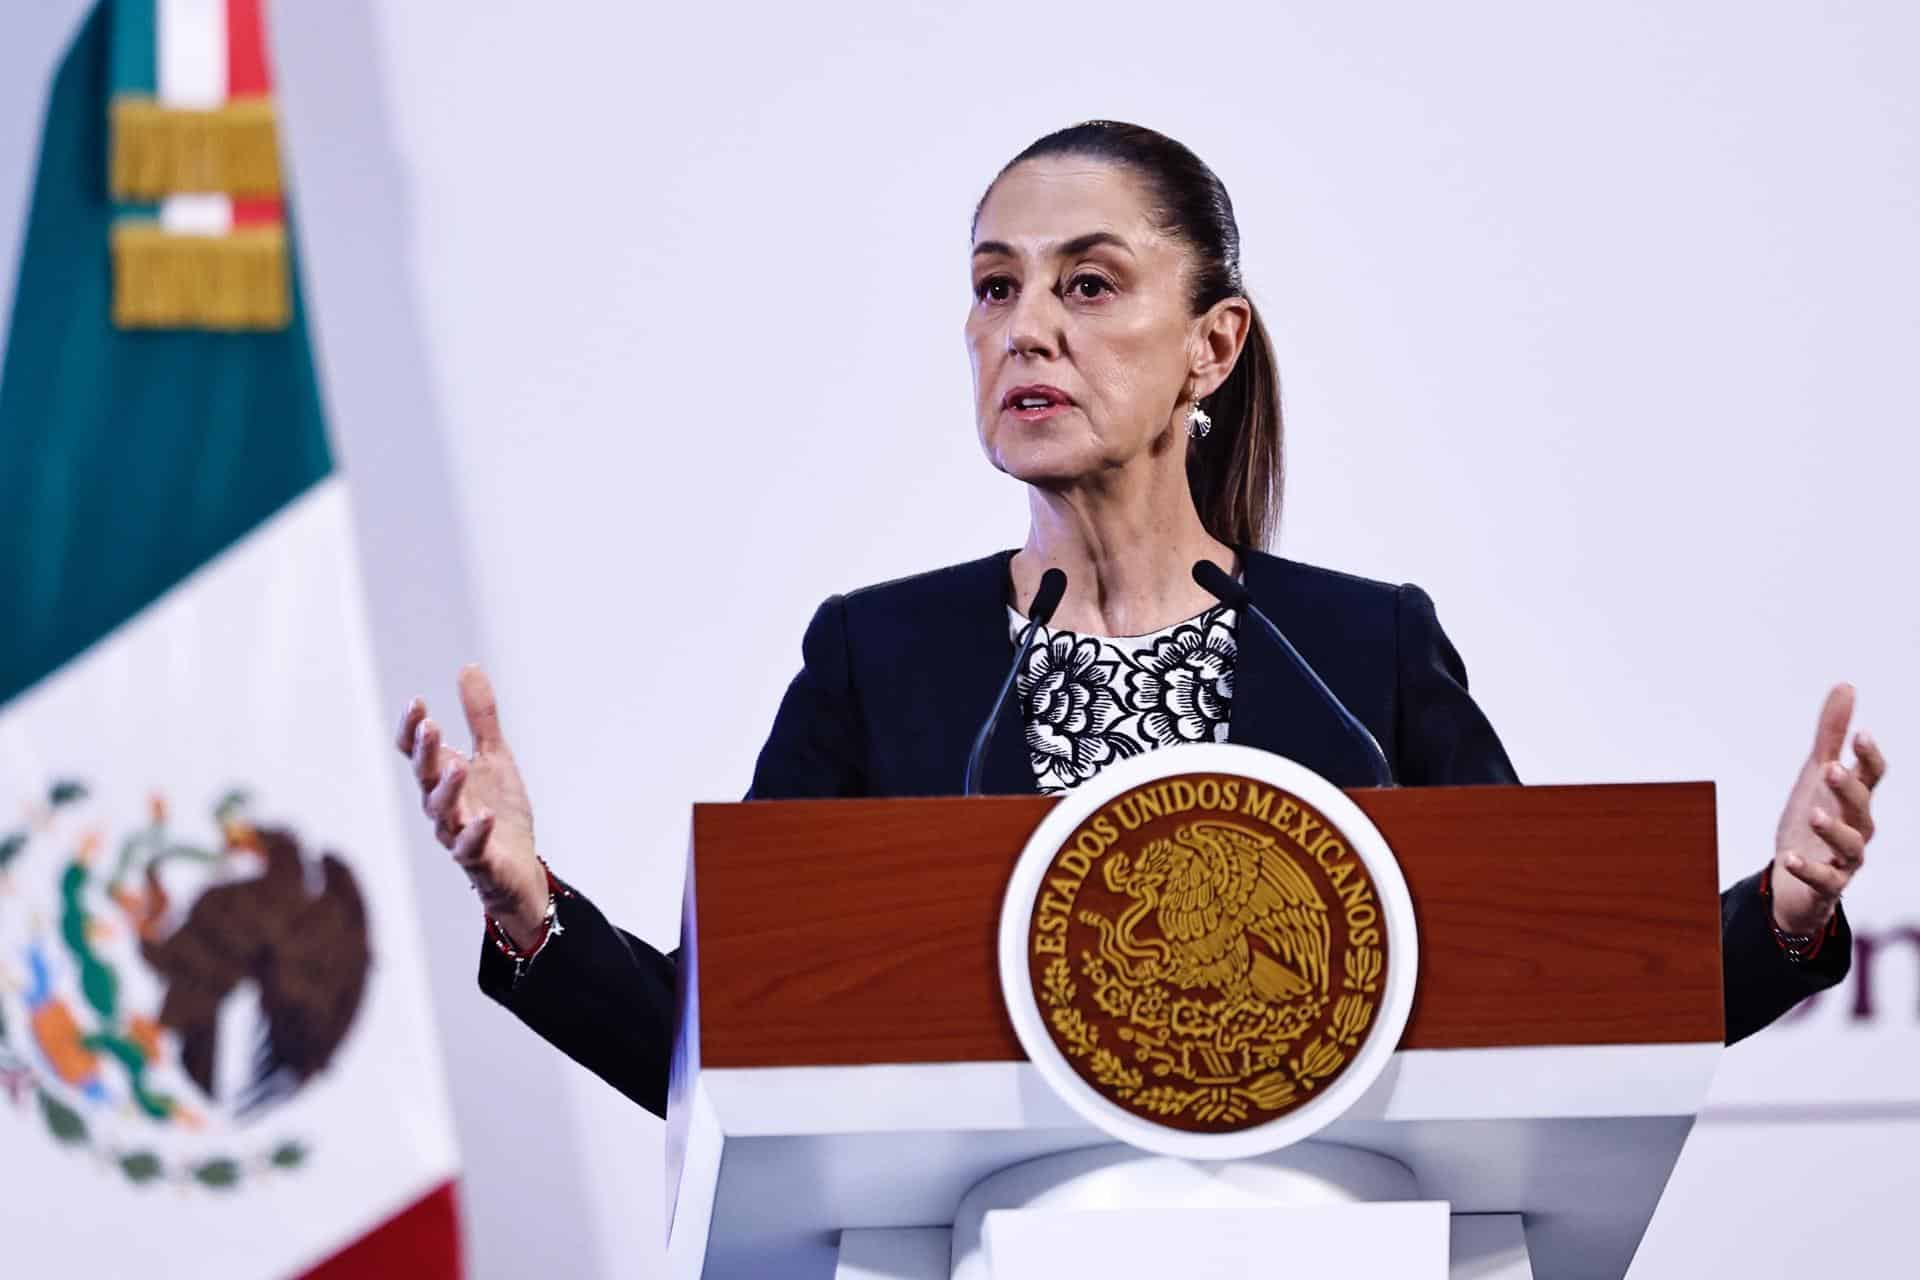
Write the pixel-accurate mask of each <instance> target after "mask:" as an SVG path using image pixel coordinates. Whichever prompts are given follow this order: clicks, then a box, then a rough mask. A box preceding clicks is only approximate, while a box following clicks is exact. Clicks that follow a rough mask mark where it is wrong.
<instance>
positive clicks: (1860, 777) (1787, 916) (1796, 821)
mask: <svg viewBox="0 0 1920 1280" xmlns="http://www.w3.org/2000/svg"><path fill="white" fill-rule="evenodd" d="M1852 719H1853V686H1852V685H1848V684H1842V685H1835V686H1834V688H1833V690H1832V691H1831V692H1829V693H1828V694H1827V701H1826V705H1825V706H1823V707H1821V708H1820V725H1819V728H1818V729H1817V730H1816V731H1815V733H1814V737H1813V753H1812V754H1811V755H1810V756H1809V757H1808V758H1807V762H1806V764H1804V765H1802V766H1801V768H1800V776H1799V777H1798V778H1796V779H1795V780H1794V784H1793V791H1792V793H1791V794H1789V795H1788V797H1787V807H1786V809H1785V810H1784V811H1783V812H1782V813H1781V815H1780V828H1779V830H1778V831H1777V832H1776V833H1775V834H1774V855H1773V869H1772V871H1771V873H1770V874H1771V875H1772V877H1773V883H1772V889H1773V918H1774V923H1776V924H1777V925H1779V926H1780V928H1782V929H1784V930H1785V931H1786V932H1788V933H1793V934H1817V933H1819V932H1820V931H1821V930H1822V929H1824V928H1826V927H1827V922H1828V921H1829V920H1831V919H1832V918H1833V912H1834V908H1835V907H1836V906H1838V905H1839V902H1840V895H1841V893H1842V892H1844V891H1845V889H1846V887H1847V885H1848V883H1849V882H1850V881H1851V880H1852V879H1853V877H1854V876H1855V875H1856V874H1857V873H1858V872H1859V870H1860V867H1861V864H1862V863H1864V862H1865V861H1866V856H1867V842H1868V841H1869V840H1871V839H1873V814H1872V811H1871V806H1872V800H1873V789H1874V787H1876V786H1878V785H1879V783H1880V779H1881V778H1883V777H1885V776H1886V772H1887V758H1886V757H1885V756H1884V755H1882V754H1881V753H1880V745H1879V744H1878V743H1877V742H1875V741H1874V740H1873V738H1872V736H1871V735H1869V734H1865V733H1859V734H1855V735H1854V738H1853V754H1854V762H1853V766H1852V767H1851V768H1849V767H1848V766H1846V765H1844V764H1842V763H1841V761H1840V750H1841V748H1842V747H1844V746H1845V745H1846V741H1847V724H1848V722H1849V721H1851V720H1852Z"/></svg>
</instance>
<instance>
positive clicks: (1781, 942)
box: [1760, 862, 1840, 964]
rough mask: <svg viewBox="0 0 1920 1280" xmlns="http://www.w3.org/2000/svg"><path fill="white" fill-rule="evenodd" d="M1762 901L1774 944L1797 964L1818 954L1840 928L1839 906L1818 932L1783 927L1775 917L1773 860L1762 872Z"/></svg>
mask: <svg viewBox="0 0 1920 1280" xmlns="http://www.w3.org/2000/svg"><path fill="white" fill-rule="evenodd" d="M1760 901H1762V902H1764V903H1766V904H1767V927H1768V928H1770V929H1772V930H1773V941H1774V945H1775V946H1777V947H1779V948H1780V951H1781V954H1783V955H1785V956H1786V957H1787V959H1789V960H1791V961H1793V963H1795V964H1805V963H1806V962H1807V961H1809V960H1811V959H1813V958H1814V957H1815V956H1818V955H1819V954H1820V947H1821V945H1822V944H1823V943H1825V942H1826V940H1827V939H1828V938H1831V937H1832V936H1833V935H1834V934H1835V933H1837V932H1839V930H1840V912H1839V909H1838V908H1837V907H1836V908H1835V910H1834V913H1833V914H1832V915H1830V916H1828V917H1827V926H1826V928H1824V929H1822V930H1820V932H1818V933H1814V934H1804V933H1788V932H1787V931H1786V930H1785V929H1782V928H1781V927H1780V922H1779V921H1778V920H1775V919H1774V918H1773V863H1771V862H1769V863H1767V869H1766V870H1765V871H1763V872H1761V873H1760Z"/></svg>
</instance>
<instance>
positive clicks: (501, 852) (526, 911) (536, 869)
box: [395, 666, 547, 949]
mask: <svg viewBox="0 0 1920 1280" xmlns="http://www.w3.org/2000/svg"><path fill="white" fill-rule="evenodd" d="M460 703H461V706H462V708H463V709H464V710H465V711H466V714H467V729H468V731H469V732H471V733H472V734H473V750H472V752H471V753H470V754H468V755H462V754H461V753H460V752H458V751H456V750H454V749H453V748H452V747H449V746H447V745H446V744H445V743H443V742H441V741H440V726H439V725H437V724H435V723H434V722H433V720H432V719H430V718H429V717H428V715H427V704H426V703H424V702H422V701H421V700H420V699H419V698H415V699H414V700H413V701H411V702H409V703H408V704H407V709H406V712H405V713H404V714H403V715H402V716H401V717H400V734H399V737H398V738H397V739H396V742H395V745H397V746H398V747H399V748H400V754H401V755H404V756H406V757H408V758H409V759H410V760H411V761H412V762H413V777H414V780H415V781H416V782H418V783H419V784H420V800H421V805H422V807H423V808H424V809H425V810H426V813H427V817H428V819H429V820H431V821H432V822H433V824H434V835H435V836H436V837H437V838H438V839H439V841H440V843H441V844H443V845H445V846H446V847H447V848H448V849H449V850H451V851H452V852H453V860H454V862H455V863H456V864H458V865H459V867H460V868H461V870H463V871H465V872H466V873H467V879H468V881H469V882H471V883H472V885H473V887H474V890H475V891H476V892H478V893H479V895H480V902H481V905H482V906H483V907H484V908H485V909H486V912H487V914H488V915H490V916H492V917H493V918H494V919H495V920H497V921H499V922H500V925H501V927H502V928H504V929H505V930H506V931H507V936H508V937H509V938H511V939H512V940H513V943H514V945H515V946H516V947H520V948H522V949H527V948H531V947H532V946H533V945H534V944H535V943H537V942H538V941H539V939H540V936H541V933H542V932H543V930H544V929H545V926H546V914H547V872H546V868H545V867H543V866H542V865H541V864H540V860H539V858H537V857H535V856H534V851H533V806H532V805H531V804H530V803H529V802H528V800H527V788H526V786H525V785H524V784H523V783H522V782H521V781H520V770H519V767H518V766H516V765H515V764H514V762H513V753H512V752H511V751H509V750H508V749H507V740H506V738H504V737H503V736H502V735H501V733H500V711H499V708H498V707H497V706H496V705H495V703H494V699H493V685H492V683H491V682H490V681H488V679H487V674H486V672H484V671H482V670H481V669H480V668H479V667H478V666H468V667H463V668H462V669H461V671H460Z"/></svg>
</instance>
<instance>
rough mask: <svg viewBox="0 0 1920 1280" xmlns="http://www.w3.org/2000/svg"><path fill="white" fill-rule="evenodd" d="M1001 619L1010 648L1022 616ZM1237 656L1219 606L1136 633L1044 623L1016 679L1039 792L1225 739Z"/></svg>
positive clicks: (1229, 620)
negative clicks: (1146, 757) (1157, 751)
mask: <svg viewBox="0 0 1920 1280" xmlns="http://www.w3.org/2000/svg"><path fill="white" fill-rule="evenodd" d="M1007 613H1008V628H1009V631H1010V633H1011V635H1012V637H1013V640H1014V643H1015V644H1016V645H1017V644H1018V643H1019V642H1020V636H1021V633H1022V632H1023V631H1024V630H1025V629H1026V625H1027V620H1026V619H1025V618H1023V617H1021V616H1020V615H1019V614H1018V613H1016V612H1014V611H1013V610H1011V609H1009V610H1008V611H1007ZM1236 654H1237V649H1236V647H1235V644H1234V616H1233V610H1231V609H1229V608H1227V607H1226V606H1225V605H1216V606H1214V607H1213V608H1211V609H1209V610H1207V611H1206V612H1205V613H1203V614H1200V615H1199V616H1197V617H1193V618H1188V619H1187V620H1186V621H1184V622H1176V623H1174V624H1173V625H1172V626H1170V627H1166V628H1164V629H1162V630H1160V631H1156V632H1154V633H1152V634H1151V635H1144V636H1087V635H1080V634H1078V633H1076V632H1072V631H1055V630H1051V629H1049V628H1046V627H1042V628H1041V629H1040V634H1039V635H1038V636H1037V637H1035V639H1034V642H1033V649H1032V651H1031V652H1030V653H1028V654H1027V661H1026V664H1025V665H1024V666H1023V667H1022V668H1021V671H1020V678H1019V681H1018V683H1017V688H1018V691H1019V694H1020V709H1021V718H1022V720H1023V721H1024V723H1025V727H1026V735H1027V753H1028V755H1029V756H1030V757H1031V758H1032V761H1033V772H1034V778H1035V780H1036V782H1037V783H1038V785H1039V789H1040V792H1041V793H1042V794H1043V795H1059V794H1060V793H1062V792H1065V791H1070V790H1072V789H1073V788H1074V787H1076V786H1078V785H1079V784H1080V783H1082V782H1085V781H1086V780H1087V779H1088V778H1091V777H1092V776H1093V775H1094V774H1096V773H1098V772H1099V771H1100V770H1101V769H1103V768H1105V767H1106V766H1107V765H1109V764H1111V763H1112V762H1113V761H1115V760H1124V759H1127V758H1128V757H1130V756H1136V755H1139V754H1140V753H1141V752H1142V751H1150V750H1152V749H1153V748H1155V747H1164V746H1171V745H1174V744H1176V743H1183V742H1225V741H1226V738H1227V721H1228V716H1229V713H1230V712H1231V710H1232V707H1233V668H1234V659H1235V657H1236Z"/></svg>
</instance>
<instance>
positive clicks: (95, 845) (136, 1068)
mask: <svg viewBox="0 0 1920 1280" xmlns="http://www.w3.org/2000/svg"><path fill="white" fill-rule="evenodd" d="M91 799H92V793H91V789H90V788H89V787H88V785H87V784H85V783H82V782H78V781H75V780H71V779H68V780H62V781H59V782H56V783H54V784H53V785H52V786H50V787H49V788H48V791H47V796H46V799H45V801H44V802H43V803H42V804H38V805H32V806H30V807H29V809H28V812H27V813H26V814H25V815H24V821H22V822H21V823H20V825H18V826H17V827H15V828H14V829H13V830H10V831H6V832H4V833H3V834H0V957H4V959H3V960H0V1081H4V1083H5V1087H6V1090H7V1092H8V1094H9V1095H10V1096H11V1099H12V1101H13V1102H14V1103H15V1104H16V1105H20V1106H26V1107H32V1108H33V1109H35V1110H37V1111H38V1112H39V1114H40V1116H41V1118H42V1119H43V1120H44V1121H45V1122H46V1125H47V1129H48V1132H49V1134H50V1136H51V1137H52V1138H53V1139H54V1140H55V1141H56V1142H58V1143H62V1144H66V1145H68V1146H71V1147H74V1148H77V1149H80V1150H84V1151H87V1152H89V1153H91V1154H92V1155H93V1156H94V1157H95V1158H96V1159H97V1160H98V1161H99V1162H100V1164H101V1165H102V1166H103V1167H106V1168H111V1169H114V1170H117V1171H118V1172H119V1173H120V1174H121V1175H123V1176H124V1177H126V1178H127V1179H128V1180H129V1181H131V1182H134V1183H145V1182H149V1181H152V1180H155V1179H167V1180H173V1181H179V1182H194V1183H198V1184H200V1185H202V1186H205V1187H211V1188H225V1187H231V1186H235V1185H237V1184H239V1183H240V1182H242V1181H243V1180H244V1179H246V1178H249V1177H261V1176H266V1175H269V1174H273V1173H278V1172H284V1171H289V1170H293V1169H296V1168H298V1167H299V1166H300V1165H301V1164H302V1163H303V1162H304V1161H305V1159H306V1155H307V1152H308V1150H309V1147H310V1145H311V1141H312V1140H311V1139H310V1138H309V1139H301V1138H296V1137H292V1136H289V1135H282V1136H280V1137H278V1138H274V1139H271V1140H268V1139H266V1137H265V1134H264V1132H263V1131H262V1130H261V1126H259V1125H251V1126H247V1128H246V1129H245V1130H243V1127H242V1126H243V1125H245V1124H246V1122H248V1121H252V1120H256V1119H258V1118H260V1116H261V1113H262V1112H264V1111H266V1110H268V1109H270V1108H271V1107H272V1106H273V1105H274V1104H275V1103H277V1102H279V1101H281V1100H282V1099H285V1098H287V1097H290V1096H291V1095H292V1094H294V1093H295V1092H297V1091H298V1090H299V1089H300V1088H301V1087H302V1086H304V1085H305V1084H306V1083H307V1082H308V1081H309V1080H311V1079H313V1078H314V1076H315V1075H317V1074H318V1073H319V1072H320V1071H321V1070H323V1069H324V1068H325V1067H326V1066H327V1065H328V1064H329V1063H330V1062H331V1061H332V1059H333V1056H334V1054H335V1053H336V1052H337V1051H338V1050H339V1049H340V1047H341V1044H342V1042H343V1041H344V1040H345V1038H346V1036H347V1033H348V1031H349V1030H350V1029H351V1027H352V1025H353V1022H354V1017H355V1015H356V1014H357V1013H358V1012H359V1008H360V1003H361V997H362V995H363V993H364V991H365V988H366V982H367V975H368V967H369V962H370V959H371V951H370V948H369V944H368V936H367V910H366V904H365V902H364V901H363V899H362V896H361V888H360V885H359V882H358V880H357V879H356V878H355V876H354V874H353V871H352V868H351V867H350V866H349V865H348V864H347V863H346V862H345V861H344V860H343V859H341V858H340V857H339V856H338V855H337V854H334V853H331V852H329V853H326V854H324V855H322V856H321V857H320V858H318V859H317V860H316V859H314V858H312V857H310V856H309V855H307V854H306V853H305V852H304V851H303V849H302V847H301V841H300V838H299V836H298V835H297V834H296V833H295V832H293V831H290V830H287V829H284V828H273V827H266V826H257V825H255V824H254V822H253V821H251V820H250V817H249V814H248V798H247V796H246V794H245V793H244V792H240V791H233V792H230V793H228V794H227V795H225V796H223V797H222V798H221V799H220V801H219V803H218V804H217V805H216V806H215V807H214V808H213V810H212V812H211V813H210V814H208V815H207V820H206V822H205V823H204V831H205V834H200V833H194V832H190V831H188V830H183V829H182V827H183V825H184V824H181V823H178V822H176V821H174V814H173V813H172V807H171V806H170V805H169V803H168V802H167V799H166V797H164V796H161V795H157V794H156V795H152V796H150V797H149V798H148V802H147V812H146V813H145V814H144V815H143V817H144V821H142V822H140V823H139V824H138V825H137V826H135V827H134V829H132V830H131V831H126V832H111V831H109V830H108V829H107V828H106V826H105V825H104V824H102V823H100V822H98V821H95V820H93V818H94V815H93V814H91V813H90V812H89V808H90V801H91ZM8 970H14V971H15V972H12V973H8V972H7V971H8ZM183 1137H184V1138H185V1139H187V1141H185V1142H182V1141H179V1139H181V1138H183ZM236 1143H239V1144H242V1145H241V1146H239V1147H235V1146H234V1144H236ZM247 1143H251V1144H252V1146H251V1149H249V1148H247V1147H246V1145H245V1144H247ZM223 1146H224V1147H231V1148H233V1149H232V1150H225V1149H222V1148H223Z"/></svg>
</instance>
